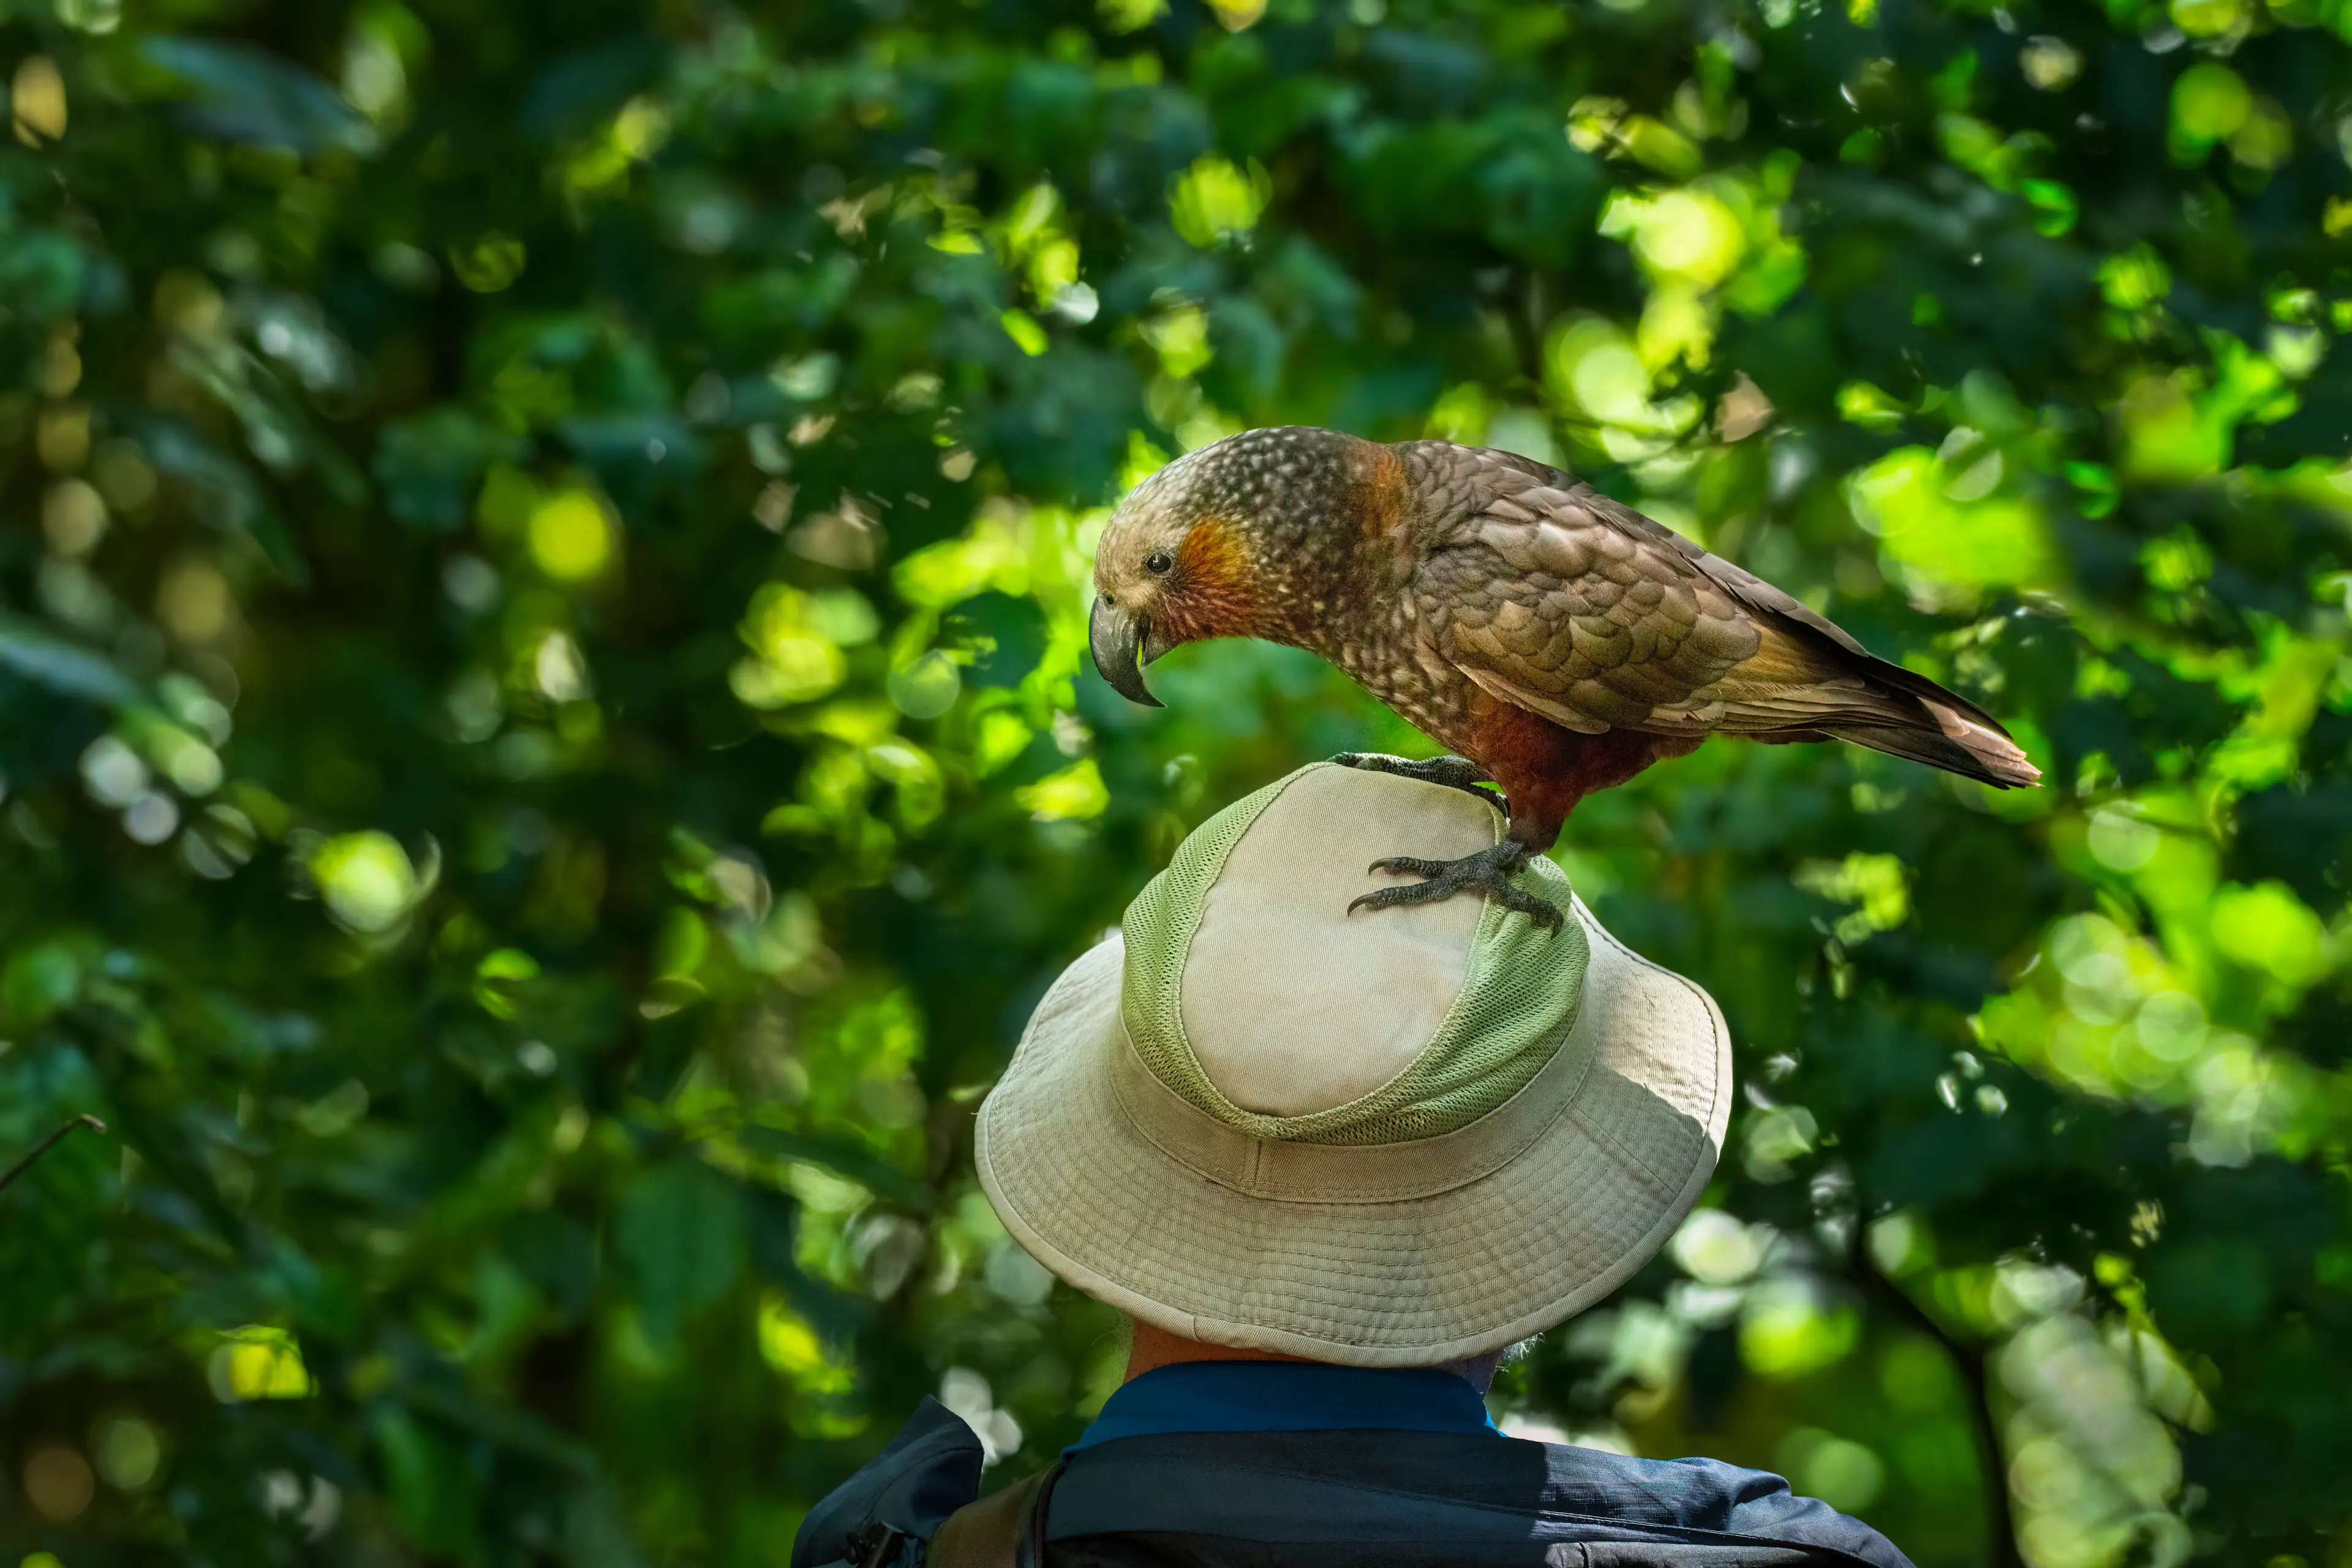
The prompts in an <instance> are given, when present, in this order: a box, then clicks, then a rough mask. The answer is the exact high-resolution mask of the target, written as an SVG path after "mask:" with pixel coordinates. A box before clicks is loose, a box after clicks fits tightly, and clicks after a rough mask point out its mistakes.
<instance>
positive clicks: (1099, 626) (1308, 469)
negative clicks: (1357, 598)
mask: <svg viewBox="0 0 2352 1568" xmlns="http://www.w3.org/2000/svg"><path fill="white" fill-rule="evenodd" d="M1401 487H1402V466H1401V465H1400V464H1399V463H1398V461H1397V459H1396V458H1395V457H1394V456H1392V455H1391V453H1390V451H1389V449H1388V448H1387V447H1382V446H1380V445H1378V444H1377V443H1374V442H1370V441H1365V440H1360V439H1359V438H1357V437H1353V436H1347V435H1342V434H1341V433H1339V431H1336V430H1318V429H1315V428H1313V427H1311V426H1298V425H1294V426H1278V427H1276V428H1273V429H1266V430H1244V431H1243V432H1242V433H1241V434H1240V435H1238V436H1228V437H1225V438H1224V439H1223V440H1222V441H1218V442H1216V443H1214V444H1213V445H1211V446H1207V447H1202V448H1201V449H1200V450H1199V451H1197V452H1192V453H1189V454H1187V455H1186V456H1184V457H1181V458H1177V459H1176V461H1174V462H1172V463H1171V464H1169V465H1168V466H1167V467H1166V468H1162V469H1160V471H1159V472H1158V473H1156V474H1154V475H1152V476H1151V477H1150V479H1146V480H1144V481H1143V483H1141V484H1140V485H1138V486H1137V487H1136V488H1135V490H1134V492H1133V493H1132V494H1130V495H1129V497H1128V498H1127V499H1126V500H1124V501H1122V502H1120V503H1119V508H1118V511H1116V512H1114V513H1113V514H1112V515H1111V520H1110V524H1109V526H1108V527H1107V528H1105V529H1104V530H1103V536H1102V542H1101V544H1100V545H1099V546H1098V547H1097V550H1096V552H1095V606H1094V616H1093V621H1092V624H1091V626H1090V627H1089V630H1090V633H1091V637H1090V641H1091V642H1092V644H1093V647H1094V656H1095V665H1096V667H1097V668H1099V669H1100V670H1101V671H1102V673H1103V679H1106V680H1108V681H1109V682H1110V683H1111V685H1112V686H1113V687H1114V688H1115V689H1117V690H1118V692H1119V694H1120V695H1122V696H1124V697H1126V698H1127V699H1128V700H1130V701H1134V702H1139V703H1142V704H1143V705H1144V706H1145V707H1147V708H1157V707H1159V706H1160V701H1159V700H1158V699H1157V698H1155V697H1153V696H1152V695H1151V691H1150V688H1148V687H1146V686H1145V685H1144V683H1143V672H1142V670H1141V668H1139V666H1140V665H1144V664H1150V662H1151V661H1152V660H1154V659H1156V658H1159V657H1160V655H1161V654H1164V653H1166V652H1167V651H1168V650H1169V649H1170V648H1172V647H1177V646H1178V645H1180V644H1182V643H1188V642H1199V641H1202V640H1203V639H1205V638H1208V637H1274V638H1276V639H1278V640H1283V641H1294V640H1297V633H1296V630H1295V628H1297V626H1301V625H1302V624H1304V623H1305V622H1307V620H1310V619H1311V616H1312V608H1311V606H1312V604H1313V601H1314V600H1315V599H1316V597H1317V596H1318V587H1317V586H1316V585H1317V584H1319V583H1321V582H1322V581H1323V580H1324V579H1325V578H1326V577H1327V576H1328V574H1329V573H1330V572H1331V571H1332V570H1334V569H1336V568H1337V567H1338V566H1339V564H1340V561H1339V557H1340V556H1342V555H1343V554H1344V552H1333V551H1328V550H1321V549H1318V548H1317V547H1318V545H1319V544H1320V543H1322V542H1324V541H1325V540H1326V537H1327V535H1328V534H1329V533H1330V532H1331V531H1332V530H1333V529H1334V528H1342V529H1344V528H1346V527H1348V526H1349V525H1350V524H1351V523H1353V522H1355V521H1358V520H1360V519H1361V518H1362V517H1363V516H1364V515H1365V511H1366V509H1367V507H1370V510H1371V511H1372V512H1373V513H1375V514H1381V515H1387V514H1391V513H1392V511H1393V506H1392V504H1388V503H1389V502H1390V497H1391V492H1397V493H1401Z"/></svg>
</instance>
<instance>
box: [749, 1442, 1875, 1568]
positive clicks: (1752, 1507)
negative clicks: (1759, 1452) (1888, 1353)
mask: <svg viewBox="0 0 2352 1568" xmlns="http://www.w3.org/2000/svg"><path fill="white" fill-rule="evenodd" d="M980 1469H981V1447H980V1441H979V1439H978V1438H977V1437H975V1436H973V1435H972V1432H971V1428H970V1427H968V1426H965V1425H964V1424H963V1422H962V1421H961V1420H960V1419H958V1418H957V1417H956V1416H955V1415H953V1414H951V1413H950V1412H949V1411H948V1410H947V1409H945V1408H944V1407H942V1406H941V1405H939V1404H938V1403H937V1402H936V1401H932V1400H925V1401H924V1402H923V1405H922V1406H921V1408H920V1409H919V1410H917V1411H916V1413H915V1415H914V1417H913V1419H911V1420H909V1421H908V1423H907V1426H906V1427H905V1428H904V1429H903V1430H901V1431H900V1432H899V1434H898V1436H897V1437H896V1438H895V1439H893V1441H892V1442H891V1444H890V1446H889V1447H887V1448H886V1449H884V1450H883V1451H882V1453H881V1454H880V1455H879V1456H877V1458H875V1459H874V1461H873V1462H872V1463H871V1464H869V1465H867V1466H866V1468H864V1469H862V1470H860V1471H859V1472H858V1473H857V1474H856V1476H853V1477H852V1478H850V1479H849V1480H848V1481H847V1482H846V1483H845V1485H843V1486H842V1487H841V1488H840V1489H838V1490H837V1491H835V1493H834V1494H833V1495H832V1496H830V1497H828V1498H826V1499H825V1500H824V1502H822V1503H820V1504H818V1505H817V1507H816V1509H815V1510H814V1511H813V1512H812V1513H811V1514H810V1515H809V1516H808V1519H807V1520H806V1521H804V1522H803V1524H802V1526H801V1531H800V1534H799V1536H798V1538H797V1539H796V1540H795V1541H794V1542H793V1568H823V1565H824V1564H826V1563H835V1562H840V1561H843V1560H845V1558H847V1557H848V1556H849V1555H850V1552H849V1546H848V1543H849V1542H851V1541H852V1540H853V1539H866V1540H873V1539H876V1536H875V1535H874V1534H873V1532H874V1531H875V1530H876V1527H877V1526H887V1527H888V1528H889V1529H891V1530H893V1531H896V1532H897V1533H898V1535H899V1536H901V1537H905V1538H907V1542H908V1544H907V1545H905V1546H904V1547H903V1548H900V1549H899V1550H898V1552H896V1553H894V1554H892V1557H891V1558H889V1559H886V1560H888V1561H893V1562H894V1564H895V1565H896V1568H911V1565H912V1564H913V1563H916V1562H918V1561H919V1545H918V1544H917V1543H919V1542H923V1541H928V1540H929V1537H930V1535H931V1533H932V1531H935V1530H937V1529H938V1528H939V1524H940V1521H941V1520H943V1519H945V1518H946V1517H947V1515H948V1514H950V1513H951V1512H953V1511H954V1510H956V1509H957V1508H960V1507H961V1506H962V1505H963V1504H964V1503H966V1502H969V1501H971V1500H972V1499H973V1498H974V1497H975V1496H977V1495H978V1492H979V1487H980ZM1046 1517H1047V1527H1046V1531H1045V1541H1046V1550H1045V1561H1046V1563H1048V1564H1049V1565H1050V1568H1143V1565H1150V1568H1205V1565H1209V1564H1217V1565H1220V1568H1224V1565H1240V1568H1274V1565H1276V1564H1280V1565H1282V1568H1326V1565H1328V1568H1341V1565H1348V1568H1433V1565H1436V1564H1444V1565H1445V1568H1489V1565H1492V1568H1536V1565H1542V1568H1556V1565H1575V1568H1911V1564H1910V1562H1909V1560H1908V1559H1906V1557H1905V1556H1904V1555H1903V1553H1901V1552H1898V1551H1896V1550H1895V1547H1894V1545H1893V1544H1892V1543H1891V1542H1888V1541H1887V1540H1886V1538H1885V1536H1883V1535H1880V1534H1879V1533H1878V1532H1877V1531H1874V1530H1873V1529H1871V1528H1870V1527H1869V1526H1868V1525H1866V1524H1864V1523H1862V1522H1861V1521H1858V1520H1853V1519H1849V1518H1847V1517H1846V1516H1844V1515H1843V1514H1841V1513H1839V1512H1837V1511H1836V1510H1833V1509H1832V1508H1830V1507H1829V1506H1828V1505H1827V1504H1825V1503H1821V1502H1816V1501H1814V1500H1811V1499H1810V1498H1800V1497H1794V1496H1792V1495H1790V1491H1789V1487H1788V1483H1787V1482H1785V1481H1783V1480H1781V1479H1780V1478H1779V1477H1778V1476H1772V1475H1766V1474H1764V1473H1763V1472H1761V1471H1757V1470H1744V1469H1740V1468H1738V1467H1736V1466H1732V1465H1726V1464H1720V1463H1717V1461H1715V1460H1712V1459H1676V1460H1672V1461H1661V1460H1655V1459H1633V1458H1624V1457H1623V1456H1622V1455H1617V1454H1607V1453H1602V1452H1600V1451H1598V1450H1596V1449H1591V1448H1576V1447H1567V1446H1565V1445H1561V1444H1548V1443H1528V1442H1522V1441H1520V1440H1519V1439H1517V1438H1513V1437H1503V1436H1494V1435H1491V1434H1484V1435H1476V1436H1473V1435H1466V1434H1456V1433H1449V1432H1388V1431H1339V1432H1214V1433H1193V1432H1184V1433H1164V1434H1160V1435H1155V1436H1137V1437H1123V1438H1119V1439H1117V1440H1115V1441H1111V1442H1105V1443H1097V1444H1096V1445H1094V1446H1092V1447H1085V1448H1080V1449H1076V1450H1073V1451H1072V1453H1071V1454H1070V1456H1069V1458H1068V1460H1067V1462H1066V1468H1064V1470H1063V1472H1062V1475H1061V1477H1060V1479H1059V1480H1058V1481H1057V1482H1056V1483H1055V1488H1054V1491H1053V1494H1052V1500H1051V1504H1050V1507H1049V1509H1048V1512H1047V1516H1046Z"/></svg>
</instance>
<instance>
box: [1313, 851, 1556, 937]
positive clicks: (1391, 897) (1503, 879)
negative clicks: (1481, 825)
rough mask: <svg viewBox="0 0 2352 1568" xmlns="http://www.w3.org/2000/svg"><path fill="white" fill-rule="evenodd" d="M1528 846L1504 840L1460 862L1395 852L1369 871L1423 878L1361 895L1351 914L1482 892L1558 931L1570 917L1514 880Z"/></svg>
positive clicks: (1375, 862) (1349, 908) (1426, 902)
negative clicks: (1512, 874)
mask: <svg viewBox="0 0 2352 1568" xmlns="http://www.w3.org/2000/svg"><path fill="white" fill-rule="evenodd" d="M1527 862H1528V849H1527V847H1526V846H1525V845H1522V844H1518V843H1516V842H1514V841H1513V840H1511V839H1505V840H1503V841H1502V842H1501V843H1500V844H1497V845H1495V846H1494V847H1492V848H1488V849H1482V850H1480V851H1479V852H1478V853H1476V854H1475V855H1465V856H1464V857H1462V858H1460V859H1459V860H1424V859H1422V858H1419V857H1416V856H1411V855H1391V856H1388V857H1386V858H1382V859H1379V860H1375V861H1373V862H1372V864H1371V866H1370V870H1372V871H1376V872H1378V871H1385V872H1389V873H1391V874H1394V875H1398V876H1408V877H1419V878H1421V879H1422V880H1420V881H1418V882H1414V883H1409V884H1407V885H1404V886H1402V887H1394V888H1376V889H1373V890H1372V891H1370V892H1369V893H1364V894H1361V895H1360V896H1359V897H1358V898H1356V899H1355V900H1354V901H1352V902H1351V903H1349V905H1348V912H1349V914H1351V915H1352V914H1354V913H1355V912H1356V911H1357V910H1364V909H1370V910H1381V909H1391V908H1394V907H1396V906H1398V905H1402V904H1432V903H1435V902H1437V901H1438V900H1441V899H1450V898H1452V897H1453V896H1454V894H1456V893H1480V894H1484V895H1485V896H1486V897H1487V898H1489V899H1492V900H1494V901H1495V902H1496V903H1497V904H1500V905H1501V906H1502V907H1503V908H1505V909H1507V910H1510V911H1512V912H1513V913H1514V914H1522V915H1525V916H1527V917H1528V919H1529V920H1532V921H1535V922H1536V924H1538V926H1540V927H1542V928H1543V929H1544V930H1545V931H1559V930H1560V929H1561V928H1562V927H1564V926H1565V925H1566V924H1567V917H1566V916H1565V915H1564V914H1562V913H1561V912H1560V910H1559V906H1558V905H1556V904H1554V903H1553V902H1552V901H1551V900H1549V899H1546V898H1543V897H1541V896H1540V895H1538V894H1535V893H1531V892H1528V890H1527V889H1524V888H1521V887H1519V886H1517V884H1515V883H1514V882H1512V881H1511V880H1510V876H1511V873H1512V872H1514V871H1516V870H1517V869H1518V868H1520V867H1521V866H1524V865H1526V864H1527Z"/></svg>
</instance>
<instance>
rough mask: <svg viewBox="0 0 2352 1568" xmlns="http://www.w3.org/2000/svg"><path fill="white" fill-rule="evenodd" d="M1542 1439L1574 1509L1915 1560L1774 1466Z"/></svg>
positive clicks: (1563, 1496)
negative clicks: (1799, 1489)
mask: <svg viewBox="0 0 2352 1568" xmlns="http://www.w3.org/2000/svg"><path fill="white" fill-rule="evenodd" d="M1507 1440H1508V1441H1513V1442H1520V1441H1524V1439H1518V1438H1512V1439H1507ZM1531 1446H1538V1445H1531ZM1539 1446H1540V1447H1542V1448H1543V1449H1544V1451H1545V1455H1546V1458H1547V1462H1548V1466H1549V1470H1550V1472H1551V1479H1552V1486H1553V1489H1554V1491H1555V1494H1556V1495H1557V1496H1558V1497H1559V1500H1560V1501H1561V1503H1562V1504H1563V1505H1564V1506H1566V1507H1568V1508H1570V1510H1573V1511H1577V1512H1590V1513H1592V1514H1595V1515H1601V1516H1606V1517H1612V1518H1619V1519H1628V1520H1632V1519H1639V1520H1642V1521H1645V1522H1650V1523H1654V1524H1657V1525H1661V1526H1666V1527H1673V1528H1681V1529H1685V1530H1695V1531H1707V1532H1710V1533H1715V1534H1722V1535H1735V1536H1747V1537H1751V1538H1755V1539H1758V1540H1763V1541H1773V1542H1786V1543H1788V1544H1790V1545H1796V1546H1805V1547H1811V1548H1815V1549H1821V1550H1827V1551H1831V1552H1837V1553H1839V1554H1841V1555H1843V1556H1846V1557H1850V1558H1853V1559H1854V1560H1856V1561H1857V1562H1861V1563H1869V1564H1872V1565H1874V1568H1912V1565H1911V1561H1910V1559H1909V1558H1907V1557H1906V1556H1905V1555H1904V1554H1903V1553H1902V1552H1901V1551H1899V1550H1898V1549H1897V1548H1896V1547H1895V1543H1894V1542H1891V1541H1889V1540H1887V1539H1886V1537H1885V1536H1884V1535H1881V1534H1880V1533H1879V1532H1878V1531H1875V1530H1874V1529H1872V1528H1871V1527H1870V1526H1869V1525H1867V1524H1864V1522H1863V1521H1860V1520H1858V1519H1855V1518H1853V1516H1851V1515H1849V1514H1843V1513H1840V1512H1839V1511H1838V1510H1835V1509H1833V1508H1832V1507H1831V1506H1830V1505H1829V1504H1827V1503H1825V1502H1822V1501H1821V1500H1819V1499H1817V1498H1809V1497H1801V1496H1799V1495H1797V1493H1795V1492H1794V1491H1792V1490H1791V1489H1790V1486H1789V1483H1788V1482H1787V1481H1786V1480H1785V1479H1782V1478H1780V1476H1777V1475H1774V1474H1773V1473H1772V1472H1771V1471H1769V1470H1751V1469H1748V1468H1745V1467H1743V1466H1739V1465H1734V1464H1729V1463H1727V1462H1726V1461H1724V1460H1721V1459H1709V1458H1685V1459H1645V1458H1640V1457H1638V1456H1635V1455H1631V1454H1619V1453H1612V1452H1611V1451H1609V1450H1607V1449H1603V1448H1585V1447H1577V1446H1576V1445H1574V1444H1569V1443H1544V1444H1541V1445H1539Z"/></svg>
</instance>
